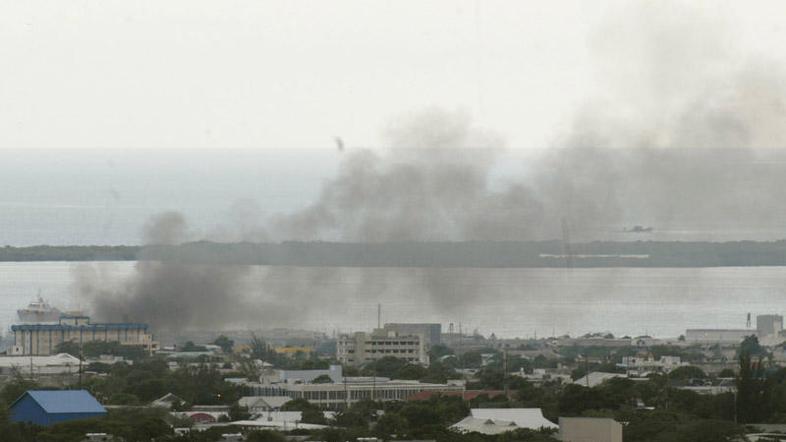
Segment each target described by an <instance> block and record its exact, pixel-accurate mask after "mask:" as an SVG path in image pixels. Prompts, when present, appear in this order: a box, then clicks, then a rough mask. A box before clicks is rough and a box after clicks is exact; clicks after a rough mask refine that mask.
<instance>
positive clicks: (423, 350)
mask: <svg viewBox="0 0 786 442" xmlns="http://www.w3.org/2000/svg"><path fill="white" fill-rule="evenodd" d="M387 356H392V357H394V358H399V359H403V360H405V361H407V362H409V363H412V364H421V365H428V364H429V357H428V346H427V343H426V342H425V339H424V338H423V337H422V336H420V335H400V334H398V333H396V332H395V331H391V330H385V329H376V330H374V331H373V332H372V333H363V332H358V333H354V334H352V335H343V336H341V337H340V338H339V339H338V342H337V344H336V357H337V358H338V360H339V362H341V363H342V364H347V365H354V366H358V365H363V364H367V363H369V362H374V361H376V360H379V359H382V358H384V357H387Z"/></svg>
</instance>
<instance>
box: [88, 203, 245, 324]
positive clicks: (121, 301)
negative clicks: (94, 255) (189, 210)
mask: <svg viewBox="0 0 786 442" xmlns="http://www.w3.org/2000/svg"><path fill="white" fill-rule="evenodd" d="M144 235H145V239H146V241H147V243H148V244H151V245H161V244H168V245H175V244H178V243H179V242H181V241H184V240H186V239H187V238H188V231H187V224H186V221H185V219H184V218H183V216H182V215H180V214H179V213H174V212H168V213H163V214H161V215H158V216H156V217H154V219H152V220H151V221H150V222H149V223H148V224H147V225H146V226H145V228H144ZM142 253H143V254H144V251H143V252H142ZM248 273H249V267H248V266H237V265H198V264H193V263H188V262H181V261H178V260H177V259H169V260H160V261H152V260H141V261H138V262H137V263H136V264H135V268H134V273H133V274H132V276H131V277H130V278H128V279H126V280H121V281H118V280H117V279H116V278H114V277H112V275H111V274H109V273H107V272H106V271H103V270H102V268H101V267H100V266H90V267H85V266H83V267H79V268H78V270H77V271H76V287H77V291H78V293H79V294H80V296H81V297H82V299H83V300H85V301H87V302H89V304H90V305H91V306H92V312H93V314H94V315H95V316H96V317H98V318H101V319H103V320H113V321H129V320H131V321H139V322H146V323H149V324H150V325H151V326H153V327H154V329H155V330H157V332H162V331H164V332H176V331H178V330H183V329H196V328H211V327H215V326H217V325H220V324H230V323H233V322H236V321H238V320H240V321H243V320H245V319H248V318H249V317H250V316H249V314H248V313H250V311H251V310H250V309H249V307H250V306H251V301H250V300H248V299H247V298H246V296H245V293H247V290H246V284H247V278H246V277H247V275H248Z"/></svg>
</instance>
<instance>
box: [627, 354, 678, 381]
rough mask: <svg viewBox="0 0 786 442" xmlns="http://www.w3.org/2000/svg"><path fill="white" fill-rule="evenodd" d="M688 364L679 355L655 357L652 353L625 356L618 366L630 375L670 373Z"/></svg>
mask: <svg viewBox="0 0 786 442" xmlns="http://www.w3.org/2000/svg"><path fill="white" fill-rule="evenodd" d="M686 365H688V363H687V362H682V360H681V359H680V357H679V356H661V357H660V359H655V358H654V357H653V356H652V354H649V355H646V356H623V357H622V362H621V363H619V364H617V366H618V367H621V368H624V369H625V371H626V372H627V374H628V376H644V375H646V374H648V373H669V372H671V371H672V370H674V369H676V368H679V367H683V366H686Z"/></svg>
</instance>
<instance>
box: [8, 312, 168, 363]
mask: <svg viewBox="0 0 786 442" xmlns="http://www.w3.org/2000/svg"><path fill="white" fill-rule="evenodd" d="M11 331H13V332H14V346H13V347H12V348H11V354H13V355H43V356H46V355H50V354H52V353H54V352H55V349H56V348H57V346H58V345H59V344H61V343H63V342H74V343H77V344H80V345H81V344H84V343H87V342H96V341H101V342H119V343H120V344H121V345H136V346H140V347H143V348H145V349H146V350H147V351H149V352H153V351H155V350H157V348H158V343H157V342H155V341H153V336H152V335H151V334H149V333H148V327H147V324H139V323H130V322H120V323H100V324H93V323H90V318H89V317H87V316H62V317H61V318H60V321H59V322H58V323H57V324H17V325H12V326H11Z"/></svg>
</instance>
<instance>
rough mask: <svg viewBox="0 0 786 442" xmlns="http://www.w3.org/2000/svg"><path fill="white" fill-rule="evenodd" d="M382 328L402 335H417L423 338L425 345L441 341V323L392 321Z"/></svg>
mask: <svg viewBox="0 0 786 442" xmlns="http://www.w3.org/2000/svg"><path fill="white" fill-rule="evenodd" d="M383 328H384V329H385V330H388V331H393V332H396V333H397V334H399V335H402V336H404V335H419V336H421V337H422V338H423V340H424V341H425V343H426V345H429V346H432V345H437V344H441V343H442V324H427V323H392V324H385V326H384V327H383Z"/></svg>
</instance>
